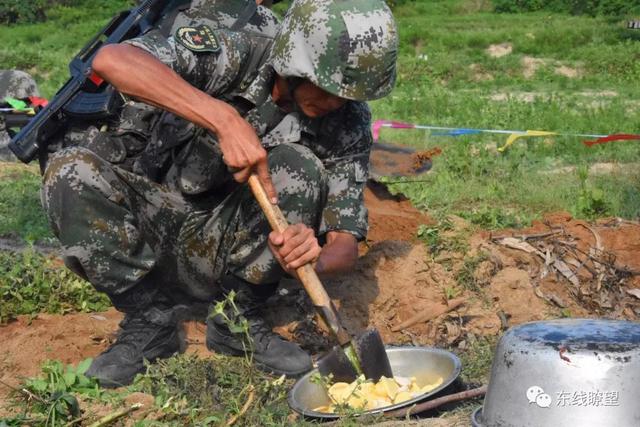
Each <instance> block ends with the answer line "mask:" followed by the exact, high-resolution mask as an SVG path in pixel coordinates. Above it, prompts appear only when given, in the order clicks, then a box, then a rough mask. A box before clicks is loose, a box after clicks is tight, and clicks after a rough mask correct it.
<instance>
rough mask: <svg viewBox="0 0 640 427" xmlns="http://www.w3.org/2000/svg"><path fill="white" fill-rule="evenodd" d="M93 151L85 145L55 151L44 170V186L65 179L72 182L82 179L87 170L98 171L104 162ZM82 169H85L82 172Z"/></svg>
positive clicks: (68, 182)
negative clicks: (84, 146)
mask: <svg viewBox="0 0 640 427" xmlns="http://www.w3.org/2000/svg"><path fill="white" fill-rule="evenodd" d="M103 162H104V160H102V159H101V158H100V157H98V156H97V155H96V154H95V153H93V152H92V151H90V150H88V149H86V148H83V147H68V148H64V149H62V150H60V151H57V152H55V153H53V154H52V155H51V156H50V157H49V159H48V160H47V168H46V169H45V171H44V176H43V183H44V187H49V186H51V185H52V184H54V183H56V182H58V181H63V182H66V183H67V184H70V183H71V182H73V181H77V180H81V179H82V178H83V176H86V175H87V173H86V172H90V171H97V170H99V169H100V167H101V165H102V163H103ZM81 171H85V172H84V173H81Z"/></svg>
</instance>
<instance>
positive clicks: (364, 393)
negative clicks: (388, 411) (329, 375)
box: [315, 375, 443, 413]
mask: <svg viewBox="0 0 640 427" xmlns="http://www.w3.org/2000/svg"><path fill="white" fill-rule="evenodd" d="M442 381H443V380H442V378H441V377H438V378H437V379H436V380H435V381H434V382H433V383H431V384H425V385H423V386H420V385H419V384H418V383H417V382H416V378H415V377H409V378H407V377H395V378H386V377H382V378H380V381H378V383H376V384H374V383H373V382H371V381H367V380H365V378H364V376H362V375H361V376H360V377H359V378H358V379H357V380H356V381H354V382H352V383H350V384H348V383H335V384H333V385H332V386H331V387H329V389H328V390H327V394H328V395H329V398H330V399H331V402H332V404H331V405H326V406H320V407H318V408H316V409H315V411H318V412H324V413H335V412H336V408H337V405H343V404H346V405H348V406H349V407H351V408H353V409H356V410H373V409H380V408H384V407H386V406H391V405H395V404H398V403H402V402H406V401H407V400H411V399H413V398H414V397H417V396H420V395H421V394H424V393H428V392H430V391H431V390H433V389H435V388H436V387H438V386H440V385H441V384H442Z"/></svg>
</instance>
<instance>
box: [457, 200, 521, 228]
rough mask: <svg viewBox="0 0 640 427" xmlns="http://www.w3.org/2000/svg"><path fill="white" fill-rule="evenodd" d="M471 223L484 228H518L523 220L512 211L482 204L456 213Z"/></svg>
mask: <svg viewBox="0 0 640 427" xmlns="http://www.w3.org/2000/svg"><path fill="white" fill-rule="evenodd" d="M456 214H457V215H459V216H461V217H462V218H464V219H466V220H467V221H469V222H470V223H471V224H473V225H477V226H478V227H481V228H483V229H486V230H496V229H501V228H519V227H522V226H523V222H522V221H521V220H520V218H518V217H517V216H516V215H514V214H513V213H512V212H509V211H508V210H506V209H504V208H497V207H492V206H485V205H482V206H480V207H474V208H472V209H471V210H463V211H459V212H457V213H456Z"/></svg>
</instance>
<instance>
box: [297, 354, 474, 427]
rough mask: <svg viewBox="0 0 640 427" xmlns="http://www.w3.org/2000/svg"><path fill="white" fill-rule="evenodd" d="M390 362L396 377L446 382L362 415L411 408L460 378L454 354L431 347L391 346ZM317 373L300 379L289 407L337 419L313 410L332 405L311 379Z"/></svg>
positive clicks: (310, 415) (313, 415)
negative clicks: (413, 396) (438, 379)
mask: <svg viewBox="0 0 640 427" xmlns="http://www.w3.org/2000/svg"><path fill="white" fill-rule="evenodd" d="M386 350H387V355H388V356H389V362H390V363H391V369H392V370H393V375H395V376H402V377H416V380H417V382H418V384H428V383H432V382H434V381H435V380H436V379H437V378H438V377H442V379H443V382H442V384H440V386H439V387H437V388H436V389H434V390H432V391H430V392H428V393H424V394H422V395H420V396H417V397H415V398H413V399H411V400H408V401H406V402H402V403H398V404H397V405H391V406H387V407H384V408H379V409H374V410H370V411H365V412H363V414H375V413H380V412H387V411H391V410H394V409H399V408H404V407H408V406H411V405H413V404H415V403H418V402H421V401H423V400H425V399H428V398H429V397H431V396H434V395H436V394H438V393H439V392H440V391H442V390H444V389H445V388H447V386H449V385H450V384H451V383H452V382H453V381H454V380H455V379H456V378H458V375H460V370H461V369H462V365H461V364H460V359H458V357H456V355H455V354H453V353H451V352H448V351H445V350H441V349H438V348H429V347H409V346H406V347H389V348H387V349H386ZM315 373H317V370H315V369H314V370H313V371H311V372H309V373H307V374H306V375H305V376H304V377H302V378H300V379H299V380H298V381H297V382H296V383H295V385H294V386H293V388H292V389H291V391H290V392H289V399H288V400H289V406H291V408H292V409H293V410H294V411H296V412H298V413H300V414H301V415H304V416H307V417H314V418H325V419H335V418H339V417H340V415H339V414H331V413H325V412H317V411H314V410H313V408H318V407H320V406H324V405H328V404H329V403H330V401H329V396H327V393H326V390H325V389H324V388H323V387H322V386H321V385H319V384H315V383H313V382H311V377H312V376H313V375H314V374H315Z"/></svg>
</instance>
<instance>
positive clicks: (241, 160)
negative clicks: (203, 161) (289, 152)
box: [216, 107, 278, 204]
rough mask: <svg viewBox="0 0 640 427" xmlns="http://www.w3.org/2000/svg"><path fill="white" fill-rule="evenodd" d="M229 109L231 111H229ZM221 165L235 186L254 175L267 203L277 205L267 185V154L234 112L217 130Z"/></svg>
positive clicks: (273, 193)
mask: <svg viewBox="0 0 640 427" xmlns="http://www.w3.org/2000/svg"><path fill="white" fill-rule="evenodd" d="M230 108H231V107H230ZM216 133H217V136H218V141H219V142H220V149H221V150H222V156H223V158H222V159H223V161H224V163H225V164H226V165H227V167H228V168H229V171H230V172H231V173H232V174H233V178H234V179H235V180H236V181H238V182H246V181H247V180H248V179H249V176H251V173H255V174H256V175H257V176H258V178H259V179H260V182H261V183H262V186H263V187H264V189H265V191H266V192H267V195H268V196H269V200H270V201H271V203H273V204H276V203H278V196H277V193H276V189H275V187H274V186H273V183H272V182H271V175H270V174H269V164H268V162H267V151H266V150H265V149H264V148H263V147H262V144H261V143H260V139H259V138H258V136H257V135H256V132H255V130H254V129H253V127H251V125H250V124H249V123H248V122H247V121H246V120H244V119H243V118H242V117H241V116H240V115H239V114H237V113H235V110H234V111H233V112H232V113H230V114H229V117H228V118H227V120H226V124H225V126H224V127H223V128H219V129H218V130H217V132H216Z"/></svg>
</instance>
